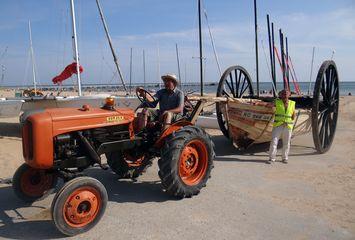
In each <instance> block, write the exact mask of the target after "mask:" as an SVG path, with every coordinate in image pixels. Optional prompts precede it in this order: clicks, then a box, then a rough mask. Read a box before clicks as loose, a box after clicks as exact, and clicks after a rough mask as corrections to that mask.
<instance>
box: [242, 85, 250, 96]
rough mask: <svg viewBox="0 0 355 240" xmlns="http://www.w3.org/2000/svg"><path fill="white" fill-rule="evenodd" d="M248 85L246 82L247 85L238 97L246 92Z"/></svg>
mask: <svg viewBox="0 0 355 240" xmlns="http://www.w3.org/2000/svg"><path fill="white" fill-rule="evenodd" d="M249 85H250V83H249V82H247V85H246V86H245V88H244V89H243V92H242V93H241V94H240V96H243V94H244V93H245V91H246V90H248V87H249Z"/></svg>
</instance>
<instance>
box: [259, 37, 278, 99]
mask: <svg viewBox="0 0 355 240" xmlns="http://www.w3.org/2000/svg"><path fill="white" fill-rule="evenodd" d="M261 45H262V47H263V52H264V57H265V61H266V66H267V68H268V70H269V74H270V78H271V85H272V88H273V90H274V92H275V93H276V87H275V84H274V81H273V80H272V72H271V69H270V65H269V61H268V58H267V56H266V51H265V46H264V41H263V40H261Z"/></svg>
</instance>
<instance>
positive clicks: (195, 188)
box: [158, 126, 214, 198]
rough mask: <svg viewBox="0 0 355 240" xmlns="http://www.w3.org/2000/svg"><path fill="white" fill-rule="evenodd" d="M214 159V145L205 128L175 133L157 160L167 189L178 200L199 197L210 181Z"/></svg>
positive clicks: (167, 141) (191, 128) (164, 186)
mask: <svg viewBox="0 0 355 240" xmlns="http://www.w3.org/2000/svg"><path fill="white" fill-rule="evenodd" d="M213 158H214V150H213V142H212V140H211V138H210V136H209V135H208V134H207V133H206V132H205V131H204V130H203V129H201V128H199V127H196V126H187V127H184V128H182V129H180V130H179V131H177V132H175V133H173V134H172V135H171V136H169V137H168V139H167V140H166V143H165V146H164V147H163V148H162V150H161V159H159V161H158V165H159V177H160V179H161V182H162V186H163V188H164V190H165V191H166V192H167V193H169V194H170V195H173V196H176V197H179V198H184V197H192V196H193V195H197V194H198V193H199V192H200V190H201V189H202V188H203V187H205V186H206V183H207V180H208V179H209V178H210V174H211V170H212V168H213Z"/></svg>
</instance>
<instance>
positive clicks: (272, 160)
mask: <svg viewBox="0 0 355 240" xmlns="http://www.w3.org/2000/svg"><path fill="white" fill-rule="evenodd" d="M273 162H275V159H269V160H268V161H266V163H267V164H271V163H273Z"/></svg>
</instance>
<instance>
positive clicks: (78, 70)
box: [70, 0, 81, 96]
mask: <svg viewBox="0 0 355 240" xmlns="http://www.w3.org/2000/svg"><path fill="white" fill-rule="evenodd" d="M70 8H71V17H72V25H73V36H72V38H73V44H74V59H75V62H76V77H77V83H78V95H79V96H81V77H80V63H79V50H78V40H77V36H76V22H75V21H76V20H75V7H74V0H70Z"/></svg>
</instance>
